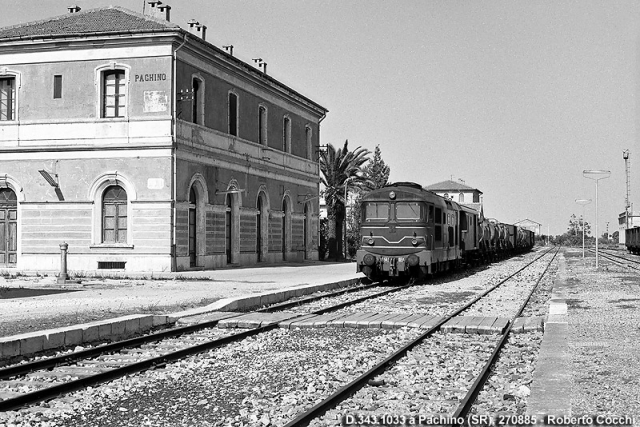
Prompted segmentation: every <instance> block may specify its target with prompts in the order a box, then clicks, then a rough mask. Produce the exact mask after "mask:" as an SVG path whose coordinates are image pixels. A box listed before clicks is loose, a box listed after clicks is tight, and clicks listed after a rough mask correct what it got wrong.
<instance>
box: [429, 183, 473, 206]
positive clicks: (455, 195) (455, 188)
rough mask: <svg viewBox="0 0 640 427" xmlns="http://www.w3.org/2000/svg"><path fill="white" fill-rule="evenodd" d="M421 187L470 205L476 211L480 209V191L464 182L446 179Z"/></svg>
mask: <svg viewBox="0 0 640 427" xmlns="http://www.w3.org/2000/svg"><path fill="white" fill-rule="evenodd" d="M423 188H424V189H425V190H428V191H431V192H432V193H436V194H437V195H438V196H442V197H446V198H447V199H450V200H453V201H454V202H457V203H462V204H464V205H468V206H471V207H473V208H474V209H476V210H478V211H481V210H482V191H480V190H478V189H477V188H473V187H470V186H468V185H466V184H464V182H460V181H452V180H447V181H442V182H438V183H436V184H431V185H427V186H424V187H423Z"/></svg>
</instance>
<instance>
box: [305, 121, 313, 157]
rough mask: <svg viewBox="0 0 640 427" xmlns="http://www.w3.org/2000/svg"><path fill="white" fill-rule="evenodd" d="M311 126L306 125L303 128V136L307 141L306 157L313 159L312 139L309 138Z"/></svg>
mask: <svg viewBox="0 0 640 427" xmlns="http://www.w3.org/2000/svg"><path fill="white" fill-rule="evenodd" d="M311 136H312V133H311V126H309V125H307V126H305V128H304V137H305V141H306V143H307V159H309V160H313V141H312V139H311Z"/></svg>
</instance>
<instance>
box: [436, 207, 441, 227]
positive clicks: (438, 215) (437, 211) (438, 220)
mask: <svg viewBox="0 0 640 427" xmlns="http://www.w3.org/2000/svg"><path fill="white" fill-rule="evenodd" d="M436 224H442V209H440V208H436Z"/></svg>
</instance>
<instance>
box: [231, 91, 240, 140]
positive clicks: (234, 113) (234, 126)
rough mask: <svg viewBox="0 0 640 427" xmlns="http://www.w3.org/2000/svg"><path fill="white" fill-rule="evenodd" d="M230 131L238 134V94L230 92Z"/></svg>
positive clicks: (235, 134) (234, 134) (232, 133)
mask: <svg viewBox="0 0 640 427" xmlns="http://www.w3.org/2000/svg"><path fill="white" fill-rule="evenodd" d="M229 133H230V134H231V135H233V136H238V95H236V94H235V93H230V94H229Z"/></svg>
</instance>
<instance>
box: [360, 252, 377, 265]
mask: <svg viewBox="0 0 640 427" xmlns="http://www.w3.org/2000/svg"><path fill="white" fill-rule="evenodd" d="M362 261H364V263H365V264H366V265H373V264H375V263H376V257H374V256H373V255H371V254H366V255H365V256H364V258H362Z"/></svg>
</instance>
